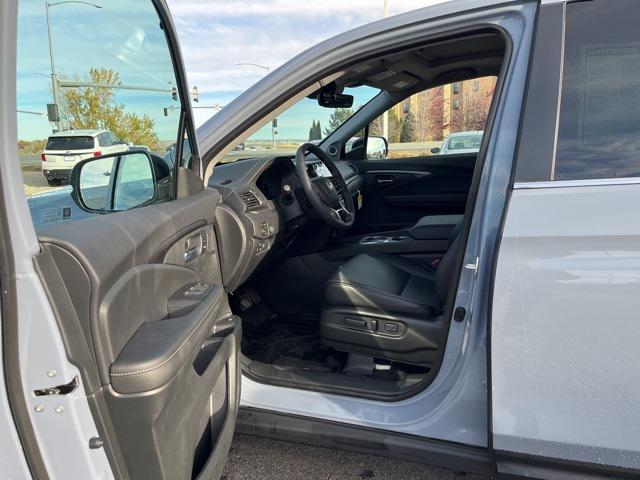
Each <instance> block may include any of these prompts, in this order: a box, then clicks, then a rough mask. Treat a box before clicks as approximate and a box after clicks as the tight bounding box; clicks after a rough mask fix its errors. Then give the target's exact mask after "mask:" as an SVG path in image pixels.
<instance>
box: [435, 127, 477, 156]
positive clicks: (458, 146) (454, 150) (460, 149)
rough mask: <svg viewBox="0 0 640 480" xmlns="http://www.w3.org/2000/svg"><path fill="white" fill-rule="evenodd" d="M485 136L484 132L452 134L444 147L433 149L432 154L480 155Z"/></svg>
mask: <svg viewBox="0 0 640 480" xmlns="http://www.w3.org/2000/svg"><path fill="white" fill-rule="evenodd" d="M483 134H484V132H483V131H482V130H476V131H472V132H456V133H452V134H451V135H449V136H448V137H447V138H446V140H445V141H444V143H443V144H442V147H434V148H432V149H431V153H433V154H436V155H452V154H460V153H478V151H479V150H480V144H481V143H482V135H483Z"/></svg>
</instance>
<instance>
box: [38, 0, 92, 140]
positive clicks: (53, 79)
mask: <svg viewBox="0 0 640 480" xmlns="http://www.w3.org/2000/svg"><path fill="white" fill-rule="evenodd" d="M65 3H79V4H81V5H88V6H90V7H95V8H102V5H97V4H95V3H91V2H83V1H80V0H65V1H63V2H45V4H44V6H45V11H46V13H47V37H49V59H50V61H51V87H52V88H53V103H54V105H55V106H56V107H55V108H56V109H57V110H58V121H57V122H55V124H56V130H60V127H61V123H62V122H61V121H60V102H59V101H58V100H59V98H60V96H59V94H58V78H57V74H56V62H55V60H54V58H53V57H54V55H53V38H52V36H51V19H50V18H49V8H50V7H55V6H56V5H64V4H65Z"/></svg>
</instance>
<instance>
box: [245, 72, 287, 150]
mask: <svg viewBox="0 0 640 480" xmlns="http://www.w3.org/2000/svg"><path fill="white" fill-rule="evenodd" d="M236 65H238V66H240V67H257V68H262V69H263V70H266V71H267V75H269V73H271V69H270V68H269V67H265V66H264V65H259V64H257V63H250V62H237V63H236ZM277 123H278V118H277V117H276V118H274V119H273V120H272V121H271V144H272V146H273V149H274V150H275V149H276V128H277V127H276V125H277Z"/></svg>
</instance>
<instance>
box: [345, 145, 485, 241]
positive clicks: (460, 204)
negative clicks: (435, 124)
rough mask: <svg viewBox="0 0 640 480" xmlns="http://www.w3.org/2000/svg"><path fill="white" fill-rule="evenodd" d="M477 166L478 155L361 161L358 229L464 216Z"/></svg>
mask: <svg viewBox="0 0 640 480" xmlns="http://www.w3.org/2000/svg"><path fill="white" fill-rule="evenodd" d="M475 163H476V155H475V154H472V155H455V156H454V155H442V156H431V157H416V158H408V159H406V160H403V159H392V160H367V161H360V162H357V165H358V169H359V171H360V173H361V174H362V175H363V176H364V185H365V186H364V192H363V193H364V202H363V207H362V209H361V210H360V211H359V212H358V215H357V217H356V225H355V227H354V228H355V229H357V231H358V232H361V233H370V232H376V231H390V230H398V229H403V228H406V227H409V226H411V225H413V224H415V223H416V222H417V221H418V220H419V219H420V218H421V217H423V216H425V215H445V214H462V213H464V209H465V205H466V202H467V196H468V194H469V188H470V186H471V179H472V177H473V169H474V167H475Z"/></svg>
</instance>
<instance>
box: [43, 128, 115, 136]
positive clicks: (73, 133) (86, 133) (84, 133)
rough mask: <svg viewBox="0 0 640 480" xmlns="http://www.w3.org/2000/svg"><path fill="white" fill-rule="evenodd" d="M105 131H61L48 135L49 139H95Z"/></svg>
mask: <svg viewBox="0 0 640 480" xmlns="http://www.w3.org/2000/svg"><path fill="white" fill-rule="evenodd" d="M106 131H107V130H104V129H99V130H96V129H93V130H91V129H80V130H63V131H61V132H56V133H54V134H52V135H49V138H51V137H97V136H98V135H100V134H101V133H103V132H106Z"/></svg>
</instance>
